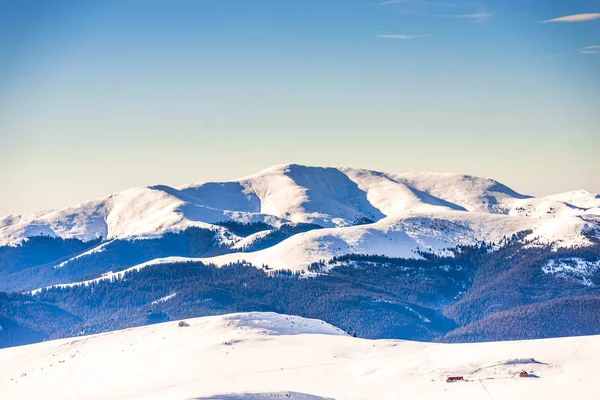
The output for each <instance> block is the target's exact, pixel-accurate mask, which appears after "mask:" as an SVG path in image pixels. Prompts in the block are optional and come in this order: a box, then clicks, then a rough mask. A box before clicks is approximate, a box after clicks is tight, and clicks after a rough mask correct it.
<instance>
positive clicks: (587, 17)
mask: <svg viewBox="0 0 600 400" xmlns="http://www.w3.org/2000/svg"><path fill="white" fill-rule="evenodd" d="M595 19H600V13H592V14H573V15H567V16H565V17H560V18H554V19H549V20H547V21H543V23H544V24H546V23H548V22H586V21H593V20H595Z"/></svg>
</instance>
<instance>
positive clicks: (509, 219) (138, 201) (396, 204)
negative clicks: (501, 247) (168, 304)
mask: <svg viewBox="0 0 600 400" xmlns="http://www.w3.org/2000/svg"><path fill="white" fill-rule="evenodd" d="M227 221H234V222H237V223H240V224H257V226H259V227H263V228H265V229H263V230H260V231H258V232H255V233H253V234H252V235H240V234H236V232H235V231H234V230H232V229H229V230H228V229H227V228H226V227H224V226H223V225H224V224H223V223H224V222H227ZM290 223H292V224H298V223H303V224H307V223H308V224H313V225H318V226H319V227H323V228H326V229H322V230H318V231H317V230H315V231H312V232H310V233H303V234H301V235H294V237H293V238H291V239H288V240H286V241H284V242H283V243H281V244H279V245H278V246H274V247H273V248H269V249H264V250H262V251H260V252H255V253H251V254H240V252H234V253H233V254H228V255H227V256H224V257H220V258H217V259H214V260H211V262H215V263H217V264H224V263H228V262H231V261H235V260H238V259H245V260H247V261H250V262H252V263H254V264H266V265H269V266H270V267H271V268H275V269H292V270H300V269H306V267H307V266H308V265H309V264H311V263H313V262H316V261H319V260H329V259H331V258H332V257H334V256H340V255H343V254H348V253H361V254H383V255H387V256H392V257H419V256H418V255H417V254H416V252H417V251H425V252H431V253H435V254H449V252H448V251H447V249H451V248H454V247H456V246H457V245H471V244H474V243H479V242H486V243H499V242H500V241H501V240H502V239H503V238H506V237H510V236H512V235H514V234H516V233H519V232H524V231H527V232H528V235H527V236H526V238H525V239H526V240H530V241H532V242H534V243H543V244H547V243H551V244H553V245H554V246H557V247H573V246H585V245H589V244H590V240H589V235H590V234H591V235H597V234H598V232H600V196H599V195H597V194H594V193H590V192H587V191H583V190H582V191H575V192H568V193H562V194H558V195H554V196H547V197H541V198H536V197H532V196H527V195H522V194H519V193H517V192H515V191H514V190H512V189H510V188H508V187H507V186H505V185H503V184H501V183H499V182H496V181H494V180H492V179H487V178H478V177H474V176H469V175H459V174H432V173H417V174H401V175H396V174H388V173H383V172H376V171H369V170H363V169H353V168H321V167H308V166H302V165H296V164H288V165H279V166H275V167H272V168H269V169H267V170H264V171H261V172H259V173H257V174H255V175H251V176H249V177H247V178H244V179H240V180H238V181H232V182H210V183H204V184H201V185H188V186H184V187H181V188H178V189H176V188H171V187H168V186H150V187H143V188H134V189H130V190H126V191H123V192H118V193H115V194H113V195H110V196H108V197H106V198H103V199H99V200H93V201H87V202H83V203H81V204H78V205H75V206H72V207H69V208H66V209H62V210H56V211H48V212H41V213H35V214H29V215H15V216H7V217H3V218H1V219H0V245H7V244H15V243H20V242H21V241H22V240H24V239H25V238H28V237H32V236H41V235H45V236H49V237H60V238H74V239H79V240H82V241H89V240H93V239H98V238H102V239H103V240H104V242H103V243H102V244H100V245H99V246H100V247H98V248H96V250H95V251H100V250H101V249H102V248H103V247H104V246H106V244H105V241H107V240H108V241H110V240H116V239H120V240H122V239H127V240H130V239H143V238H145V239H147V238H158V237H161V236H162V235H163V234H165V233H166V232H178V231H182V230H185V229H186V228H189V227H200V228H206V229H214V230H216V231H218V236H219V241H220V242H221V243H222V244H223V245H225V246H228V247H230V248H231V249H233V250H236V249H237V250H243V249H245V248H249V247H251V245H252V243H253V242H254V241H256V240H259V239H261V238H264V236H265V235H267V234H268V233H269V231H270V230H273V229H277V228H279V227H281V226H282V225H284V224H290ZM170 261H171V260H170Z"/></svg>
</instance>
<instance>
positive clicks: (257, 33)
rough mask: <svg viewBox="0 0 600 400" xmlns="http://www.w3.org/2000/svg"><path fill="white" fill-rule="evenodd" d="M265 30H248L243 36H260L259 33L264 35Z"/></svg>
mask: <svg viewBox="0 0 600 400" xmlns="http://www.w3.org/2000/svg"><path fill="white" fill-rule="evenodd" d="M264 34H265V32H264V31H254V32H247V33H244V34H242V36H258V35H264Z"/></svg>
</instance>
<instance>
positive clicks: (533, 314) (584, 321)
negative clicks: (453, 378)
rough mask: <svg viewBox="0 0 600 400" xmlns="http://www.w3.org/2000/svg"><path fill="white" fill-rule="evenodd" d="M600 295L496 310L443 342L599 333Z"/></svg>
mask: <svg viewBox="0 0 600 400" xmlns="http://www.w3.org/2000/svg"><path fill="white" fill-rule="evenodd" d="M599 327H600V296H585V297H574V298H566V299H557V300H551V301H546V302H542V303H535V304H528V305H525V306H520V307H515V308H512V309H510V310H507V311H501V312H497V313H494V314H491V315H488V316H487V317H485V318H483V319H481V320H479V321H475V322H472V323H470V324H468V325H466V326H464V327H461V328H458V329H456V330H454V331H452V332H450V333H448V334H447V335H446V336H445V337H444V338H442V339H441V341H443V342H455V343H458V342H481V341H496V340H517V339H539V338H550V337H561V336H579V335H594V334H599V333H600V328H599Z"/></svg>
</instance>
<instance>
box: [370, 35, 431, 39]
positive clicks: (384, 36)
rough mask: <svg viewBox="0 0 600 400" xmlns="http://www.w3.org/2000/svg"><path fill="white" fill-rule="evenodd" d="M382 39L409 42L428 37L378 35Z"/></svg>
mask: <svg viewBox="0 0 600 400" xmlns="http://www.w3.org/2000/svg"><path fill="white" fill-rule="evenodd" d="M376 36H377V37H379V38H382V39H398V40H409V39H418V38H422V37H427V36H428V35H376Z"/></svg>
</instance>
